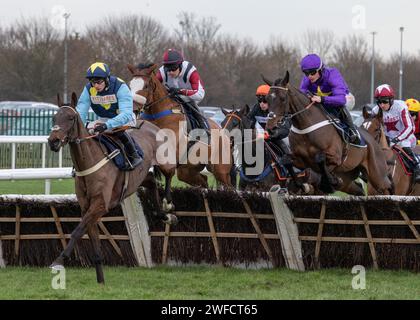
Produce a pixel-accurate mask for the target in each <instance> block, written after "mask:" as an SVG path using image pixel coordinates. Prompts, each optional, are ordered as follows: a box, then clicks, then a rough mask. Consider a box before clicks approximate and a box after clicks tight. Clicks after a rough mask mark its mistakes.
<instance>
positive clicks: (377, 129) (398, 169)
mask: <svg viewBox="0 0 420 320" xmlns="http://www.w3.org/2000/svg"><path fill="white" fill-rule="evenodd" d="M371 111H372V110H371V109H370V108H368V107H366V106H365V107H363V118H364V119H365V120H364V121H363V124H362V126H363V127H364V128H365V129H366V130H367V131H368V132H369V133H370V134H371V135H372V136H373V138H374V139H375V141H376V142H378V144H379V145H380V146H381V148H382V150H383V151H384V153H385V156H386V161H387V164H388V174H389V176H390V177H391V179H392V181H393V185H394V194H396V195H411V196H419V195H420V186H419V185H418V184H416V183H415V182H414V181H413V179H412V176H411V175H410V174H409V173H408V172H407V170H406V169H405V168H404V165H403V164H402V163H401V161H400V158H399V156H398V151H397V150H395V148H391V147H390V146H389V143H388V140H387V138H386V135H385V130H384V125H383V113H382V109H381V108H379V112H378V113H377V114H376V115H372V112H371ZM414 152H415V153H420V146H416V147H415V148H414ZM371 189H372V188H371V186H370V185H368V190H369V194H375V190H371Z"/></svg>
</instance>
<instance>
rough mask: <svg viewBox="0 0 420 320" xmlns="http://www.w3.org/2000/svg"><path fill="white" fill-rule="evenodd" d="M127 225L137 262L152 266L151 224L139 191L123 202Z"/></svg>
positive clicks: (141, 264)
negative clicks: (145, 213) (148, 221)
mask: <svg viewBox="0 0 420 320" xmlns="http://www.w3.org/2000/svg"><path fill="white" fill-rule="evenodd" d="M121 208H122V211H123V213H124V216H125V225H126V227H127V233H128V236H129V237H130V243H131V247H132V249H133V253H134V256H135V257H136V260H137V263H138V265H139V266H141V267H149V268H150V267H152V266H153V262H152V253H151V238H150V234H149V225H148V223H147V220H146V217H145V215H144V212H143V207H142V205H141V201H140V199H139V197H138V196H137V193H133V194H132V195H131V196H129V197H127V198H126V199H124V200H123V202H122V203H121Z"/></svg>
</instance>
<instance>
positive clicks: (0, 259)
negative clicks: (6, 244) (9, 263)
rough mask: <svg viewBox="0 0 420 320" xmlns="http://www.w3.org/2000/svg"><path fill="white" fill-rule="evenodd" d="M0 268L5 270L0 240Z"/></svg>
mask: <svg viewBox="0 0 420 320" xmlns="http://www.w3.org/2000/svg"><path fill="white" fill-rule="evenodd" d="M0 268H6V263H5V262H4V259H3V246H2V244H1V240H0Z"/></svg>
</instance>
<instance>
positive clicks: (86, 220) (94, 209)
mask: <svg viewBox="0 0 420 320" xmlns="http://www.w3.org/2000/svg"><path fill="white" fill-rule="evenodd" d="M95 204H96V205H95ZM105 213H106V209H105V207H104V204H103V200H102V199H100V200H98V201H95V202H93V203H92V202H91V205H90V206H89V209H88V210H87V212H86V214H84V215H83V217H82V220H81V221H80V223H79V224H78V225H77V227H76V229H74V231H73V232H72V234H71V238H70V241H69V243H68V244H67V247H66V249H64V250H63V251H62V252H61V253H60V255H59V256H58V257H57V258H56V259H55V260H54V262H53V263H52V264H51V266H50V267H51V268H53V269H55V270H62V269H64V264H65V262H66V261H67V260H68V259H70V256H71V254H72V252H73V249H74V247H75V245H76V244H77V241H79V239H81V238H82V237H83V235H84V234H85V233H86V231H87V230H88V228H89V227H90V226H92V225H93V224H95V223H97V221H98V219H99V218H100V217H101V216H102V215H104V214H105Z"/></svg>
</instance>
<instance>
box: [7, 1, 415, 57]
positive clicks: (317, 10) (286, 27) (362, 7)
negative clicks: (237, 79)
mask: <svg viewBox="0 0 420 320" xmlns="http://www.w3.org/2000/svg"><path fill="white" fill-rule="evenodd" d="M0 5H1V6H0V7H1V12H0V21H1V22H0V25H1V26H7V25H10V24H12V23H13V22H14V21H16V20H17V19H20V18H22V17H25V18H27V17H50V18H51V17H53V16H54V15H55V16H57V13H60V12H61V11H62V10H65V11H67V12H69V13H71V16H70V18H69V20H68V21H69V26H70V28H71V29H73V30H75V31H78V32H83V30H84V28H85V27H86V26H88V25H90V24H96V23H97V22H99V21H100V20H101V19H103V18H104V17H107V16H109V15H118V14H143V15H146V16H150V17H152V18H154V19H156V20H157V21H159V22H160V23H162V24H163V25H164V26H166V27H167V28H169V29H173V28H176V27H177V26H178V18H177V15H178V13H179V12H181V11H186V12H190V13H193V14H194V15H196V16H197V18H203V17H214V18H215V19H216V21H217V23H219V24H220V25H221V29H220V31H219V32H220V33H223V34H230V35H233V36H238V37H240V38H247V39H251V40H253V41H255V42H256V43H258V44H260V45H264V44H267V43H268V42H269V41H270V39H272V38H273V37H274V38H280V39H284V40H287V41H289V42H290V43H296V42H299V39H300V38H301V36H302V34H303V33H304V32H305V31H307V30H323V29H329V30H332V31H334V33H335V35H336V36H337V38H341V37H344V36H347V35H350V34H359V35H361V36H363V37H366V40H367V41H368V43H369V44H371V43H372V34H371V33H372V31H375V32H377V34H376V36H375V50H376V52H377V54H380V55H382V56H384V57H385V58H388V57H389V56H390V55H391V54H399V52H400V41H401V40H400V39H401V32H400V27H401V26H403V27H404V32H403V50H404V53H409V54H418V53H419V52H420V41H419V37H418V33H420V32H419V31H420V28H419V24H420V23H419V19H418V18H417V16H418V13H420V2H418V1H413V0H398V1H397V0H392V1H391V0H364V1H362V0H359V1H358V0H344V1H331V0H318V1H314V0H312V1H309V0H296V1H284V0H265V1H257V0H240V1H239V0H230V1H229V0H205V1H204V0H169V1H168V0H165V1H164V0H118V1H115V0H100V1H86V0H71V1H67V0H66V1H64V0H61V1H53V0H37V1H30V2H29V1H27V0H25V1H23V0H13V1H10V0H7V1H6V0H0Z"/></svg>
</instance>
